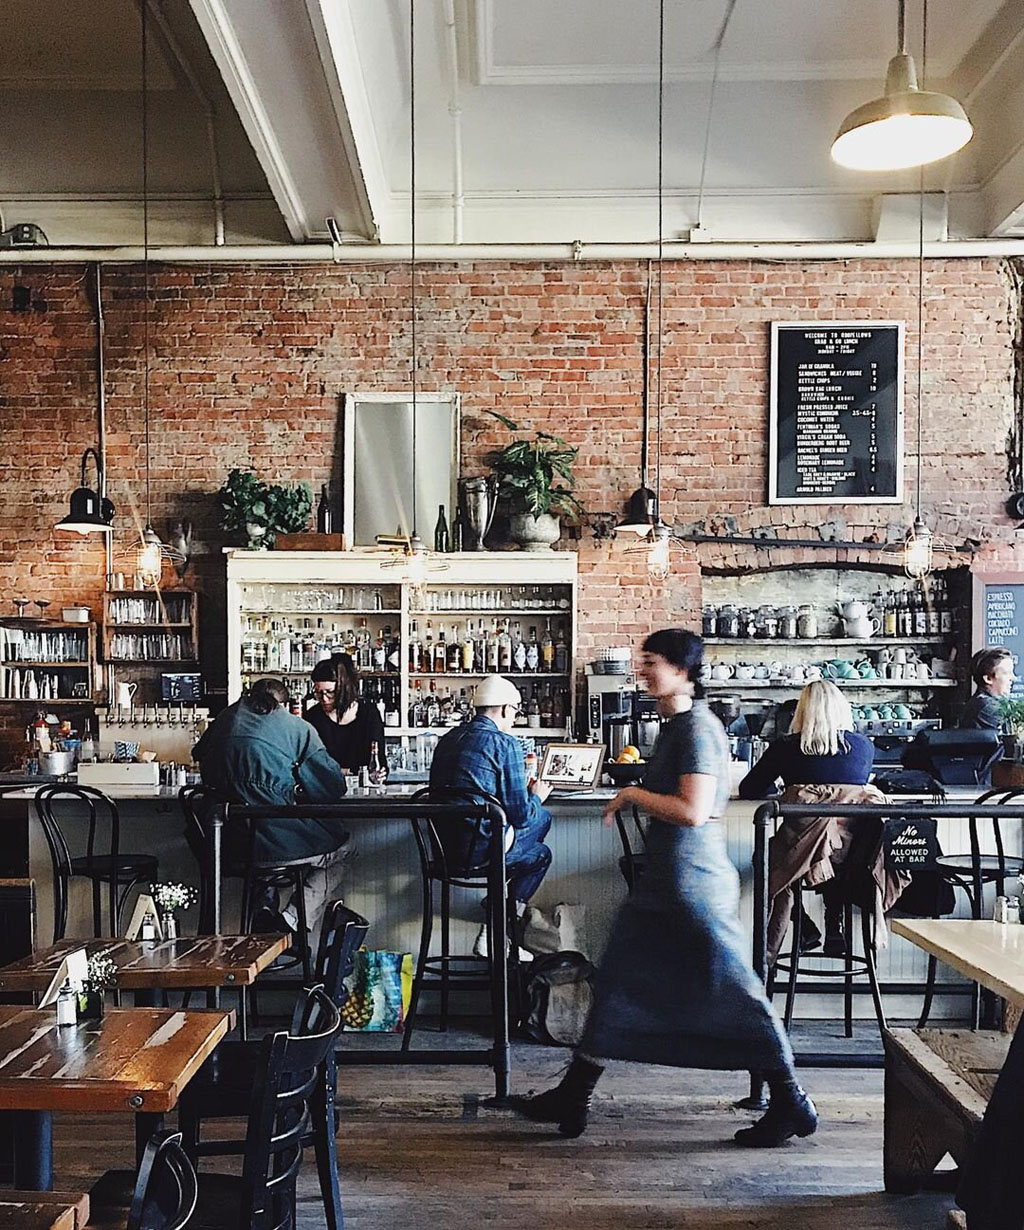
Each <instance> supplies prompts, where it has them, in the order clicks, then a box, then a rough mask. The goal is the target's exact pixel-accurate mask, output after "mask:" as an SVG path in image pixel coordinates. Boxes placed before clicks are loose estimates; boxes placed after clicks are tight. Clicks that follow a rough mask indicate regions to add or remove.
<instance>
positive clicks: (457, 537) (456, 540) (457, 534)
mask: <svg viewBox="0 0 1024 1230" xmlns="http://www.w3.org/2000/svg"><path fill="white" fill-rule="evenodd" d="M464 537H465V531H464V529H463V525H462V509H461V508H458V507H456V509H455V516H454V517H453V518H452V550H453V551H461V550H462V540H463V538H464Z"/></svg>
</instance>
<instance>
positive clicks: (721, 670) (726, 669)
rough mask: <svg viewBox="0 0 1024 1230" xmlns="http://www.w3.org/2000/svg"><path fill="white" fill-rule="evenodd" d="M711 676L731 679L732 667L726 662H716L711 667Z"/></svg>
mask: <svg viewBox="0 0 1024 1230" xmlns="http://www.w3.org/2000/svg"><path fill="white" fill-rule="evenodd" d="M711 678H712V679H731V678H732V667H731V666H730V665H729V664H728V662H716V663H715V664H714V666H712V667H711Z"/></svg>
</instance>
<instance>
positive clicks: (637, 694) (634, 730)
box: [587, 673, 661, 760]
mask: <svg viewBox="0 0 1024 1230" xmlns="http://www.w3.org/2000/svg"><path fill="white" fill-rule="evenodd" d="M660 726H661V719H660V718H659V717H658V705H657V701H655V699H654V697H652V696H648V695H647V693H646V692H644V691H643V690H642V689H639V688H638V687H637V686H636V677H635V675H633V674H632V673H629V674H625V675H587V734H588V737H589V739H590V740H591V741H592V742H595V743H597V742H600V743H603V744H604V745H605V748H606V750H607V752H608V758H609V759H610V760H614V759H615V757H616V756H618V754H619V753H620V752H621V751H622V749H623V748H624V747H626V746H628V745H630V744H632V746H633V747H636V748H639V750H640V755H641V756H642V757H643V759H644V760H646V759H647V758H648V757H649V756H650V754H651V752H652V751H653V750H654V744H655V742H656V740H657V738H658V730H659V728H660Z"/></svg>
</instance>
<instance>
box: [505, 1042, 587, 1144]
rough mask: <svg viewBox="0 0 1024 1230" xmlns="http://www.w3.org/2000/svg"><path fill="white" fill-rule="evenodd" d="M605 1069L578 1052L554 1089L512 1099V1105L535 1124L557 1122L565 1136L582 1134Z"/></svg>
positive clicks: (510, 1099) (510, 1102)
mask: <svg viewBox="0 0 1024 1230" xmlns="http://www.w3.org/2000/svg"><path fill="white" fill-rule="evenodd" d="M603 1071H604V1068H603V1067H602V1066H601V1065H600V1064H597V1063H591V1062H590V1060H589V1059H582V1058H580V1056H579V1055H574V1056H573V1060H572V1063H570V1064H569V1067H568V1070H567V1071H566V1073H565V1075H564V1076H563V1077H562V1080H561V1082H560V1083H559V1084H557V1085H556V1086H555V1087H554V1089H547V1090H545V1091H544V1093H537V1094H532V1095H530V1096H528V1097H512V1098H509V1105H510V1106H511V1107H512V1108H513V1110H516V1111H518V1112H519V1114H521V1115H523V1116H524V1117H525V1118H527V1119H532V1120H533V1121H534V1123H557V1124H558V1130H559V1132H561V1134H562V1135H563V1136H569V1137H576V1136H582V1135H583V1132H584V1130H585V1128H586V1126H587V1116H588V1113H589V1111H590V1101H591V1097H592V1096H593V1093H594V1087H595V1086H596V1085H597V1082H598V1080H599V1079H600V1077H601V1073H602V1072H603Z"/></svg>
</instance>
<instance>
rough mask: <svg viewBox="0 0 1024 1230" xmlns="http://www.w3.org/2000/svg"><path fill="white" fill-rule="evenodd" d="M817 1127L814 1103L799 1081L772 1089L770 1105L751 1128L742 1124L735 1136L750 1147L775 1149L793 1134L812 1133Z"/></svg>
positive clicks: (741, 1143) (740, 1142) (816, 1113)
mask: <svg viewBox="0 0 1024 1230" xmlns="http://www.w3.org/2000/svg"><path fill="white" fill-rule="evenodd" d="M817 1127H818V1112H817V1111H816V1110H815V1109H814V1103H813V1102H812V1101H811V1099H810V1098H809V1097H808V1096H807V1094H806V1093H804V1091H803V1090H802V1089H801V1088H800V1086H799V1085H798V1084H796V1082H795V1081H794V1082H792V1087H791V1088H789V1089H786V1090H785V1091H782V1090H779V1089H773V1090H772V1096H771V1101H770V1102H769V1104H768V1109H767V1110H766V1111H765V1113H764V1114H763V1115H762V1116H761V1118H760V1119H758V1121H757V1122H756V1123H754V1124H752V1125H751V1126H750V1127H748V1128H740V1130H739V1131H738V1132H737V1133H736V1135H735V1136H734V1137H733V1139H734V1140H735V1141H736V1143H737V1144H738V1145H743V1146H744V1147H745V1148H747V1149H775V1148H778V1146H779V1145H784V1144H785V1143H786V1141H787V1140H789V1139H790V1137H791V1136H813V1135H814V1133H815V1131H816V1130H817Z"/></svg>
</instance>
